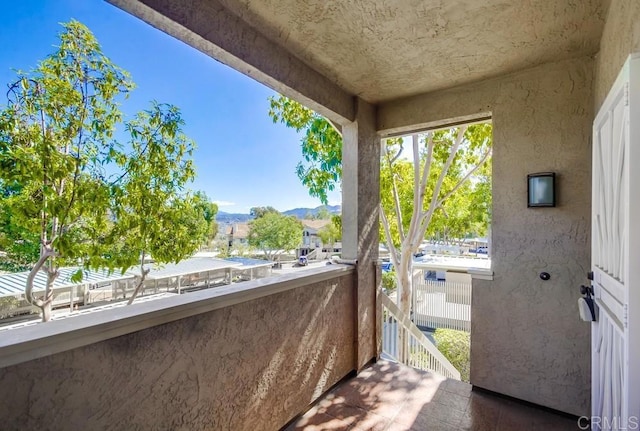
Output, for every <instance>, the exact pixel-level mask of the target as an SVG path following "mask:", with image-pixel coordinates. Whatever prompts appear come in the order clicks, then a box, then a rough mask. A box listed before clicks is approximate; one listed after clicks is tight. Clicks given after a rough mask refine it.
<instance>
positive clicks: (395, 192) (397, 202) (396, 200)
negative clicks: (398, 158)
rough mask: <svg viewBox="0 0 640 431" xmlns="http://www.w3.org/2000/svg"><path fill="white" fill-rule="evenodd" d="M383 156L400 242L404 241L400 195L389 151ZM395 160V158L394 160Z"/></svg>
mask: <svg viewBox="0 0 640 431" xmlns="http://www.w3.org/2000/svg"><path fill="white" fill-rule="evenodd" d="M385 155H386V156H387V162H388V163H389V174H390V175H391V188H392V193H393V203H394V206H395V208H396V219H397V220H396V221H397V223H398V234H399V235H400V242H403V241H404V238H405V235H404V226H403V225H402V209H401V207H400V195H399V193H398V185H397V184H396V176H395V175H394V173H393V164H392V162H391V158H390V156H389V151H388V148H387V151H385ZM394 160H395V158H394Z"/></svg>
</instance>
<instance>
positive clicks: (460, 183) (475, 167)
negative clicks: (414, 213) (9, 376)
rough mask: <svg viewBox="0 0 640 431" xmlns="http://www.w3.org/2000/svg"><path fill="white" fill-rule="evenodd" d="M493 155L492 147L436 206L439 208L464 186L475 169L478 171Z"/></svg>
mask: <svg viewBox="0 0 640 431" xmlns="http://www.w3.org/2000/svg"><path fill="white" fill-rule="evenodd" d="M490 155H491V148H489V149H488V150H487V151H486V152H485V153H484V155H483V156H482V158H481V159H480V161H479V162H478V164H476V165H475V166H474V167H473V169H471V170H470V171H469V172H467V174H466V175H465V176H464V177H463V178H462V179H461V180H460V181H459V182H458V184H456V185H455V186H454V187H453V189H451V191H449V193H447V194H446V195H445V196H444V197H443V198H442V199H440V200H439V201H438V204H437V205H436V208H438V207H439V206H441V205H442V204H443V203H444V201H445V200H447V198H448V197H450V196H451V195H452V194H454V193H455V192H456V190H458V189H459V188H460V186H462V184H464V183H465V181H467V180H468V179H469V178H470V177H471V175H473V174H474V172H475V171H477V170H478V169H479V168H480V167H481V166H482V165H484V163H485V162H486V161H487V159H488V158H489V156H490Z"/></svg>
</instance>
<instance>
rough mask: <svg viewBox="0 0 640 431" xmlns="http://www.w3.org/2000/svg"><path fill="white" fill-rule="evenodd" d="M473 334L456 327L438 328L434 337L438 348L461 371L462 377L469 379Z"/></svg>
mask: <svg viewBox="0 0 640 431" xmlns="http://www.w3.org/2000/svg"><path fill="white" fill-rule="evenodd" d="M470 335H471V334H469V333H468V332H465V331H456V330H454V329H436V332H435V333H434V334H433V338H434V339H435V340H436V345H437V346H438V350H440V352H442V354H443V355H444V357H445V358H447V359H448V360H449V362H451V364H452V365H453V366H454V367H456V369H457V370H458V371H460V379H461V380H462V381H463V382H468V381H469V371H470V369H471V336H470Z"/></svg>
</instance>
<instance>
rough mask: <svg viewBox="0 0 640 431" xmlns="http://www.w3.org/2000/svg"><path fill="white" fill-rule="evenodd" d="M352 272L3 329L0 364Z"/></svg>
mask: <svg viewBox="0 0 640 431" xmlns="http://www.w3.org/2000/svg"><path fill="white" fill-rule="evenodd" d="M353 272H355V268H354V267H353V266H351V265H331V266H327V267H321V268H313V269H309V270H305V271H304V273H302V272H301V273H293V274H284V275H280V276H276V277H268V278H262V279H258V280H253V281H248V282H245V283H239V284H235V285H229V286H224V287H219V288H213V289H206V290H201V291H198V292H192V293H188V294H184V295H178V296H173V297H168V298H162V299H158V300H155V301H148V302H142V303H138V304H136V303H134V304H132V305H130V306H126V307H120V308H114V309H111V310H103V311H100V312H98V313H91V314H86V315H78V316H75V317H73V318H69V319H63V320H54V321H51V322H48V323H46V324H38V325H33V326H27V327H23V328H16V329H12V330H8V331H4V332H3V333H2V336H1V337H0V368H4V367H8V366H11V365H16V364H19V363H22V362H26V361H31V360H34V359H38V358H41V357H45V356H49V355H53V354H56V353H60V352H64V351H68V350H72V349H76V348H78V347H82V346H86V345H89V344H93V343H98V342H100V341H104V340H108V339H110V338H115V337H119V336H121V335H126V334H130V333H132V332H136V331H141V330H144V329H147V328H151V327H153V326H157V325H162V324H165V323H169V322H173V321H176V320H179V319H184V318H187V317H191V316H195V315H197V314H202V313H207V312H210V311H213V310H217V309H221V308H225V307H229V306H233V305H236V304H240V303H243V302H247V301H252V300H255V299H259V298H263V297H265V296H269V295H274V294H277V293H281V292H285V291H288V290H292V289H296V288H300V287H304V286H307V285H311V284H316V283H321V282H323V281H328V280H332V279H336V278H338V277H341V276H343V275H347V274H350V273H353Z"/></svg>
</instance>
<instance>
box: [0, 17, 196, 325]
mask: <svg viewBox="0 0 640 431" xmlns="http://www.w3.org/2000/svg"><path fill="white" fill-rule="evenodd" d="M63 27H64V31H63V32H62V33H61V34H60V36H59V38H60V44H59V46H58V49H57V50H56V51H55V52H54V53H53V54H51V55H49V56H48V57H47V58H45V60H43V61H42V62H41V63H40V64H39V65H38V67H36V68H35V69H34V70H33V71H32V72H31V73H22V72H19V73H18V79H17V81H16V82H14V83H13V84H11V85H10V86H9V92H8V102H7V105H6V106H5V107H2V109H0V184H2V185H4V189H3V197H2V202H1V205H2V206H3V208H2V209H3V215H6V214H9V217H10V220H9V222H8V224H7V223H2V222H0V230H1V231H2V235H4V237H3V238H5V239H6V238H8V241H11V240H13V237H16V236H18V235H20V236H22V238H24V241H25V242H29V243H31V245H32V246H33V244H37V245H36V247H37V248H38V257H37V261H36V262H35V264H34V265H33V267H32V269H31V271H30V273H29V276H28V279H27V285H26V288H25V297H26V299H27V300H28V301H29V302H30V303H31V304H33V305H35V306H37V307H39V308H40V309H41V310H42V317H43V320H44V321H47V320H49V319H50V317H51V305H52V301H53V299H54V296H53V289H52V287H53V283H54V281H55V280H56V278H57V277H58V275H59V268H60V267H61V266H66V265H74V266H80V269H79V270H78V271H77V272H76V273H75V274H74V275H73V277H72V280H73V281H80V280H81V278H82V275H83V270H84V269H97V268H108V269H109V270H115V269H119V270H121V271H125V270H126V269H128V268H129V267H130V266H132V265H133V264H135V263H136V262H137V261H138V260H140V259H142V260H143V261H144V257H145V256H146V255H147V254H148V253H152V254H153V257H154V258H155V259H156V261H158V262H169V261H177V260H179V259H181V258H182V257H185V256H187V255H189V254H190V253H192V252H193V251H194V250H195V249H196V248H197V247H198V245H199V244H200V243H201V241H202V239H203V237H204V235H205V233H206V228H207V222H206V220H205V214H204V209H203V204H202V202H199V201H198V199H196V198H194V197H192V196H190V195H189V194H188V193H185V192H184V190H183V186H184V185H185V184H186V183H187V182H188V181H190V180H191V179H192V178H193V175H194V174H193V172H194V170H193V166H192V162H191V160H190V159H189V156H190V155H191V151H192V148H193V146H192V143H191V142H190V141H188V139H186V137H184V135H183V134H182V131H181V126H182V119H181V117H180V113H179V112H178V110H177V109H176V108H174V107H171V106H168V105H159V104H154V105H153V106H152V108H151V109H150V110H148V111H145V112H142V113H140V114H138V116H137V117H136V118H135V119H134V120H133V121H130V122H129V123H127V125H126V129H127V131H128V132H129V134H130V136H131V141H130V143H129V144H130V146H131V148H132V153H131V154H127V153H125V152H124V151H123V150H122V148H121V146H120V145H119V144H118V143H117V142H116V141H115V140H114V139H113V135H114V130H115V128H116V125H117V124H119V123H120V122H121V121H122V114H121V111H120V110H119V107H118V105H119V101H120V99H122V98H124V97H125V96H126V95H127V94H128V92H129V91H130V90H131V89H132V88H133V83H132V82H131V81H130V79H129V77H128V74H127V73H126V72H124V71H123V70H121V69H119V68H118V67H116V66H115V65H113V64H112V63H111V62H110V61H109V59H108V58H107V57H106V56H105V55H104V54H103V53H102V51H101V49H100V46H99V45H98V42H97V41H96V39H95V37H94V36H93V35H92V34H91V32H90V31H89V30H88V29H87V28H86V27H85V26H84V25H82V24H80V23H79V22H77V21H71V22H69V23H67V24H63ZM114 167H115V168H116V169H117V168H118V167H119V168H120V172H117V173H115V174H111V176H109V175H108V174H107V171H111V170H112V168H114ZM7 190H9V193H7ZM199 204H200V206H199ZM2 226H4V227H2ZM7 226H10V227H11V229H7ZM7 232H9V235H7ZM14 243H15V241H14ZM141 270H142V274H143V277H142V278H144V275H146V272H145V269H144V268H142V267H141ZM40 271H43V272H44V273H45V274H46V287H45V291H44V293H43V294H37V295H36V294H35V293H34V292H33V285H34V279H35V276H36V274H37V273H38V272H40Z"/></svg>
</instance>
